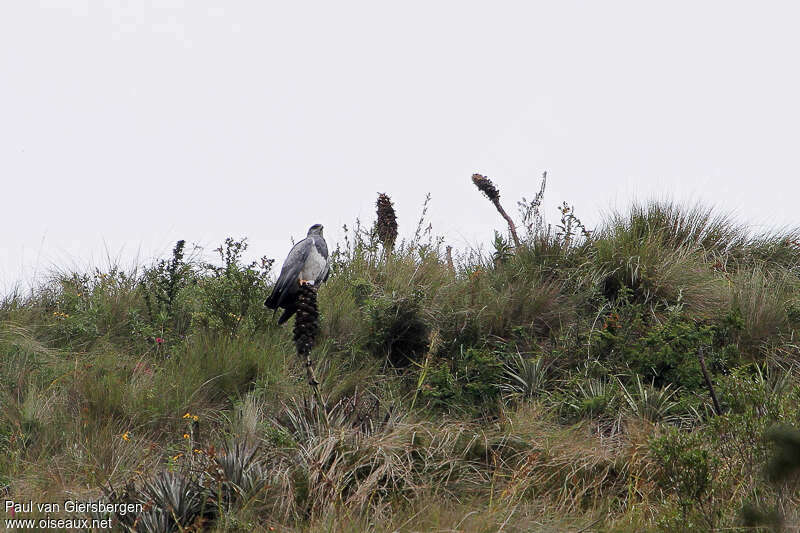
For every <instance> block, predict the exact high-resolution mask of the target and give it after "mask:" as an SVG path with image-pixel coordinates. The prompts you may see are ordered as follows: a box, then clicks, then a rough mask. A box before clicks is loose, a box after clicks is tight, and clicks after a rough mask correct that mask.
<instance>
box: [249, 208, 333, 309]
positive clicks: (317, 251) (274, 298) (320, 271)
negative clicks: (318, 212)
mask: <svg viewBox="0 0 800 533" xmlns="http://www.w3.org/2000/svg"><path fill="white" fill-rule="evenodd" d="M328 274H330V262H329V260H328V243H326V242H325V239H324V238H323V237H322V224H314V225H313V226H311V228H310V229H309V230H308V236H307V237H306V238H305V239H303V240H302V241H300V242H298V243H297V244H295V245H294V247H293V248H292V249H291V251H290V252H289V255H287V256H286V261H284V263H283V268H281V275H280V276H278V281H277V282H275V287H274V288H273V289H272V294H270V296H269V298H267V301H266V302H264V305H266V306H267V307H269V308H270V309H275V310H276V311H277V310H278V308H279V307H282V308H283V309H284V312H283V314H282V315H281V317H280V318H279V319H278V324H283V323H284V322H286V321H287V320H289V318H291V316H292V315H293V314H294V313H295V312H296V311H297V292H298V290H299V289H300V285H301V284H306V283H308V284H312V285H314V286H315V287H316V286H319V285H320V284H321V283H322V282H324V281H325V280H327V279H328Z"/></svg>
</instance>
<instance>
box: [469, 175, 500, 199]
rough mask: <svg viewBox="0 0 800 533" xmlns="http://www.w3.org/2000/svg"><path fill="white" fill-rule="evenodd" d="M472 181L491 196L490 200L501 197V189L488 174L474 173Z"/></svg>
mask: <svg viewBox="0 0 800 533" xmlns="http://www.w3.org/2000/svg"><path fill="white" fill-rule="evenodd" d="M472 183H474V184H475V186H476V187H477V188H478V189H480V191H481V192H482V193H483V194H485V195H486V196H487V197H488V198H489V200H491V201H493V202H494V201H495V200H499V199H500V191H498V190H497V187H495V186H494V183H492V180H490V179H489V178H487V177H486V176H481V175H480V174H473V175H472Z"/></svg>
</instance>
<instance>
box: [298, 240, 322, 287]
mask: <svg viewBox="0 0 800 533" xmlns="http://www.w3.org/2000/svg"><path fill="white" fill-rule="evenodd" d="M309 248H310V249H309V251H308V257H307V258H306V262H305V263H304V264H303V268H302V270H301V271H300V279H304V280H310V281H316V280H317V278H319V276H320V273H321V272H322V271H323V270H324V269H325V267H326V265H327V264H328V258H327V257H324V256H323V255H322V254H321V253H320V251H319V249H318V247H317V246H316V243H315V245H314V246H311V247H309Z"/></svg>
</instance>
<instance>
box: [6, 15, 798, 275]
mask: <svg viewBox="0 0 800 533" xmlns="http://www.w3.org/2000/svg"><path fill="white" fill-rule="evenodd" d="M214 4H217V5H214ZM798 15H800V8H798V7H797V4H796V3H794V2H783V3H780V2H747V3H745V2H731V1H724V2H722V1H720V2H697V1H691V2H674V1H673V2H661V3H659V4H658V5H656V3H655V2H642V1H632V2H594V1H593V2H567V1H559V2H546V3H545V2H499V1H493V2H466V1H463V0H460V1H452V2H444V1H431V0H428V1H424V2H414V1H404V2H394V3H391V4H390V3H388V2H375V1H369V2H345V1H339V2H286V1H282V2H265V1H252V2H244V1H241V2H234V1H230V2H216V3H209V2H203V1H198V0H193V1H186V2H177V1H159V2H153V3H150V2H146V3H145V2H129V1H124V2H123V1H106V2H101V1H99V0H92V1H78V0H70V1H63V2H35V1H32V0H6V1H4V2H2V4H0V180H2V193H3V205H2V210H1V211H0V224H2V226H1V227H2V230H1V231H0V288H3V287H8V286H9V284H11V283H13V282H14V280H18V279H25V280H29V279H30V278H31V276H32V275H33V272H34V271H38V272H43V271H46V270H47V269H49V268H51V267H53V266H58V267H62V268H71V267H79V268H80V267H83V266H86V265H93V264H100V265H102V264H104V263H105V255H106V252H107V251H108V252H109V253H110V254H111V255H112V256H118V257H120V259H121V260H123V262H124V261H130V260H131V258H133V257H135V256H137V255H138V256H139V258H140V260H141V261H147V260H149V259H150V258H152V257H153V256H155V255H160V254H167V253H169V250H170V249H171V247H172V244H173V243H174V241H176V240H177V239H181V238H183V239H186V240H187V241H189V242H194V243H199V244H202V245H206V246H208V248H209V249H211V248H214V247H216V246H217V245H218V244H219V243H220V242H221V241H222V240H223V239H224V238H225V237H226V236H229V235H230V236H237V237H239V236H247V237H249V241H250V244H251V251H252V252H253V253H252V255H253V256H260V255H264V254H266V255H268V256H270V257H276V258H277V259H278V261H279V262H280V261H282V260H283V258H284V257H285V254H286V252H287V251H288V248H289V246H290V242H289V238H290V236H294V237H295V238H300V237H302V236H304V235H305V232H306V230H307V229H308V227H309V226H310V225H311V224H313V223H316V222H319V223H322V224H324V225H325V226H326V236H327V237H328V241H329V243H331V244H332V245H333V244H334V243H335V242H336V241H337V240H339V239H340V238H341V226H342V224H345V223H346V224H348V225H351V224H352V223H353V221H354V220H355V218H356V217H361V219H362V220H364V221H369V222H371V221H372V220H373V218H374V202H375V198H376V196H377V193H378V192H386V193H388V194H389V195H391V197H392V198H393V199H394V201H395V206H396V209H397V211H398V216H399V223H400V227H401V233H403V234H406V235H407V234H410V233H411V232H413V229H414V226H415V224H416V220H417V218H418V216H419V212H420V209H421V206H422V202H423V200H424V197H425V194H426V193H428V192H430V193H431V195H432V201H431V206H430V211H429V214H430V219H431V221H432V223H433V226H434V231H435V232H436V233H439V234H442V235H445V236H446V237H447V241H448V243H450V244H452V245H454V246H455V247H456V248H461V249H463V248H465V247H468V246H476V245H478V244H479V243H488V242H489V240H490V239H491V236H492V230H493V229H494V228H502V223H501V220H500V219H499V218H498V216H497V213H496V212H495V211H494V210H493V209H492V207H491V205H490V204H489V203H488V202H487V201H486V200H485V199H484V198H483V197H481V196H480V195H479V193H478V192H477V190H476V189H475V188H474V187H473V185H472V184H471V182H470V176H471V175H472V173H473V172H480V173H484V174H486V175H488V176H489V177H490V178H492V179H493V180H494V181H495V183H497V184H498V185H499V187H500V189H501V192H502V200H503V201H504V202H505V204H506V208H507V209H508V210H509V211H513V212H515V213H516V201H517V200H518V199H520V197H521V196H527V197H528V198H530V197H532V196H533V195H534V193H535V191H536V189H537V184H538V179H539V176H540V174H541V172H542V171H544V170H547V171H548V172H549V183H548V189H547V194H546V213H547V215H548V216H549V218H550V220H551V221H555V220H556V219H557V215H558V212H557V211H556V209H555V207H556V205H558V204H559V203H560V202H561V201H562V200H566V201H568V202H569V203H571V204H573V205H574V206H575V209H576V213H577V215H578V216H580V217H581V218H583V219H584V221H586V222H588V223H589V224H594V223H596V222H597V221H598V220H599V219H600V213H601V211H603V210H606V211H607V210H608V209H609V208H611V207H613V206H616V207H618V208H624V207H625V206H626V205H627V204H628V203H629V202H630V200H631V199H632V198H634V197H636V198H647V197H650V196H653V195H661V196H664V195H668V196H672V197H673V198H676V199H679V200H689V199H699V200H702V201H705V202H707V203H710V204H713V205H715V206H717V207H718V208H719V209H721V210H723V211H735V212H737V213H738V214H739V215H740V217H741V218H742V219H743V220H745V221H747V222H750V223H753V224H759V225H771V224H782V225H791V226H796V225H800V213H798V209H797V205H798V193H800V184H799V183H798V179H797V178H798V177H800V159H799V158H798V144H799V143H798V141H799V140H800V133H799V131H798V128H800V74H799V71H798V50H800V32H798V31H797V21H798Z"/></svg>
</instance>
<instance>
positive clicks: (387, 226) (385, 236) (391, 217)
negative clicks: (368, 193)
mask: <svg viewBox="0 0 800 533" xmlns="http://www.w3.org/2000/svg"><path fill="white" fill-rule="evenodd" d="M376 205H377V208H378V221H377V222H376V223H375V229H376V230H377V232H378V237H379V238H380V240H381V242H382V243H383V247H384V249H386V250H391V249H392V248H394V243H395V241H396V240H397V215H396V214H395V212H394V206H393V205H392V199H391V198H389V196H388V195H386V194H384V193H381V194H379V195H378V202H377V204H376Z"/></svg>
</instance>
